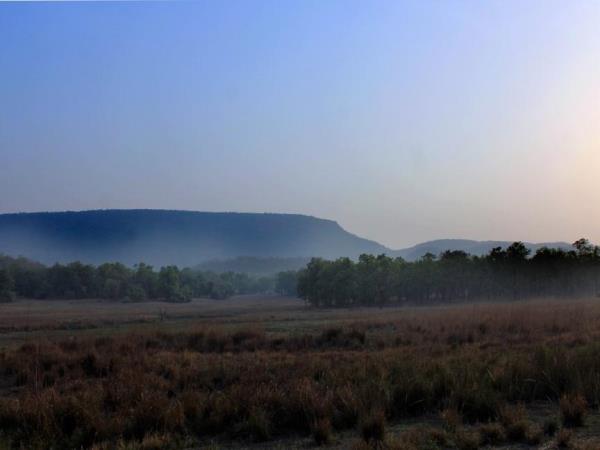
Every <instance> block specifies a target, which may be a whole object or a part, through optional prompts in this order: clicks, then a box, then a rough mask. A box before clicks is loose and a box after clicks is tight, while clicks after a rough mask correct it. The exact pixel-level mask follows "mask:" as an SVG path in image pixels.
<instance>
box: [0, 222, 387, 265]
mask: <svg viewBox="0 0 600 450" xmlns="http://www.w3.org/2000/svg"><path fill="white" fill-rule="evenodd" d="M389 252H390V250H389V249H388V248H386V247H384V246H383V245H380V244H378V243H376V242H374V241H370V240H367V239H363V238H360V237H358V236H355V235H353V234H351V233H349V232H347V231H346V230H344V229H343V228H342V227H340V226H339V225H338V224H337V223H336V222H334V221H331V220H324V219H318V218H316V217H310V216H304V215H299V214H250V213H212V212H191V211H169V210H94V211H78V212H46V213H19V214H0V253H5V254H8V255H13V256H18V255H23V256H27V257H28V258H31V259H34V260H37V261H40V262H43V263H46V264H52V263H54V262H68V261H74V260H80V261H82V262H87V263H96V264H97V263H102V262H106V261H120V262H123V263H125V264H129V265H131V264H135V263H138V262H140V261H143V262H146V263H149V264H153V265H156V266H160V265H166V264H177V265H179V266H194V265H197V264H199V263H202V262H206V261H210V260H215V259H231V258H236V257H238V256H253V257H259V258H289V257H295V258H298V257H300V258H307V257H311V256H322V257H325V258H335V257H338V256H350V257H356V256H358V255H359V254H360V253H389Z"/></svg>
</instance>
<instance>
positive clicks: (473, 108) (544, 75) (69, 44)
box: [0, 0, 600, 248]
mask: <svg viewBox="0 0 600 450" xmlns="http://www.w3.org/2000/svg"><path fill="white" fill-rule="evenodd" d="M599 23H600V2H592V1H589V2H588V1H572V2H562V1H550V0H548V1H529V2H520V1H491V2H485V3H476V2H468V1H463V2H461V1H455V2H437V1H415V2H397V1H376V2H369V3H366V2H360V1H350V0H346V1H328V2H319V1H302V2H280V1H248V2H217V1H212V2H209V1H204V2H175V3H173V2H147V3H143V2H135V3H87V2H84V3H52V4H50V3H37V4H32V3H19V4H17V3H0V212H19V211H56V210H82V209H111V208H156V209H186V210H199V211H239V212H282V213H299V214H308V215H313V216H317V217H322V218H327V219H332V220H336V221H337V222H338V223H339V224H340V225H341V226H342V227H344V228H345V229H347V230H348V231H350V232H352V233H355V234H357V235H360V236H362V237H366V238H369V239H374V240H376V241H378V242H381V243H382V244H384V245H387V246H388V247H391V248H401V247H406V246H410V245H413V244H416V243H418V242H422V241H425V240H431V239H438V238H468V239H478V240H508V241H514V240H523V241H531V242H542V241H567V242H573V241H574V240H575V239H577V238H579V237H587V238H590V239H591V240H592V241H594V242H596V243H600V208H598V205H599V204H600V27H599V26H598V24H599Z"/></svg>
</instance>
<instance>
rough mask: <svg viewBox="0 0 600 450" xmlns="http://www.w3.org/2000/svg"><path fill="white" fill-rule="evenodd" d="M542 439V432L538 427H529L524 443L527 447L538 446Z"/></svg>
mask: <svg viewBox="0 0 600 450" xmlns="http://www.w3.org/2000/svg"><path fill="white" fill-rule="evenodd" d="M543 439H544V430H543V429H542V427H540V426H539V425H532V426H530V427H529V430H528V431H527V434H526V436H525V442H526V443H527V444H529V445H539V444H540V443H541V442H542V440H543Z"/></svg>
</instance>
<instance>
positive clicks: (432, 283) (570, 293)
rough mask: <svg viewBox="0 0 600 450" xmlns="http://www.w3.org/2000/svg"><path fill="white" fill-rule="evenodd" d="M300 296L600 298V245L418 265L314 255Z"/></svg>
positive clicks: (520, 247)
mask: <svg viewBox="0 0 600 450" xmlns="http://www.w3.org/2000/svg"><path fill="white" fill-rule="evenodd" d="M297 291H298V295H299V296H300V297H302V298H304V299H305V300H306V301H307V302H308V303H309V304H311V305H313V306H322V307H332V306H355V305H361V306H384V305H387V304H431V303H449V302H462V301H469V300H486V299H489V300H493V299H515V300H517V299H524V298H539V297H582V296H598V295H600V247H597V246H593V245H591V244H590V243H589V241H588V240H586V239H580V240H578V241H577V242H575V243H574V244H573V250H563V249H556V248H540V249H538V250H537V251H536V253H535V254H534V255H533V256H532V255H530V250H529V249H527V247H526V246H525V245H524V244H523V243H521V242H515V243H513V244H512V245H510V246H508V247H507V248H506V249H503V248H501V247H496V248H494V249H492V250H491V251H490V252H489V253H488V254H487V255H484V256H471V255H469V254H467V253H466V252H463V251H446V252H443V253H442V254H441V255H439V256H438V257H436V256H435V255H432V254H426V255H424V256H423V257H422V258H421V259H420V260H418V261H415V262H406V261H405V260H403V259H402V258H390V257H388V256H386V255H379V256H374V255H366V254H365V255H361V256H360V258H359V259H358V262H354V261H353V260H351V259H349V258H339V259H336V260H335V261H328V260H323V259H320V258H314V259H312V260H311V261H310V263H309V264H308V266H307V267H306V268H305V269H302V270H301V271H299V272H298V284H297Z"/></svg>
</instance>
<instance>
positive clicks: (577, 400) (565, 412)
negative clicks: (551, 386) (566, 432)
mask: <svg viewBox="0 0 600 450" xmlns="http://www.w3.org/2000/svg"><path fill="white" fill-rule="evenodd" d="M560 412H561V415H562V421H563V425H564V426H566V427H581V426H583V424H584V422H585V417H586V415H587V401H586V399H585V397H584V396H583V395H581V394H565V395H563V396H562V397H561V399H560Z"/></svg>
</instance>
